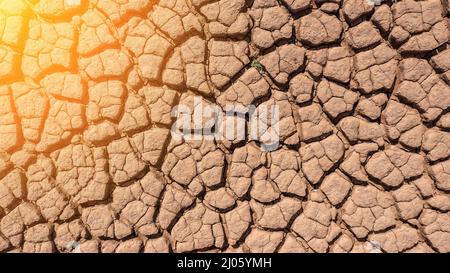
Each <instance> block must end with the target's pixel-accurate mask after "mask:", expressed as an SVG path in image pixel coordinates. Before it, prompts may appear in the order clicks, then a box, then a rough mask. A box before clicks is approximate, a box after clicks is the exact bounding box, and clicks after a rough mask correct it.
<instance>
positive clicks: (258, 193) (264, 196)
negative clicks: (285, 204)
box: [250, 168, 280, 203]
mask: <svg viewBox="0 0 450 273" xmlns="http://www.w3.org/2000/svg"><path fill="white" fill-rule="evenodd" d="M252 184H253V186H252V188H251V190H250V196H251V197H252V198H253V199H255V200H257V201H258V202H261V203H270V202H273V201H275V200H277V199H278V198H280V192H279V189H278V187H277V186H276V184H274V183H273V182H272V181H270V180H268V170H267V169H266V168H260V169H257V170H256V171H255V173H254V175H253V177H252Z"/></svg>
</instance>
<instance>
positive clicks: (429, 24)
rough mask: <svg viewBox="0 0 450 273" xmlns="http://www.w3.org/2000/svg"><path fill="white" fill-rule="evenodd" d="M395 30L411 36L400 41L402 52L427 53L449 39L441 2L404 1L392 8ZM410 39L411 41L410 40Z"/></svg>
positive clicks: (432, 0) (434, 0) (437, 0)
mask: <svg viewBox="0 0 450 273" xmlns="http://www.w3.org/2000/svg"><path fill="white" fill-rule="evenodd" d="M392 14H393V18H394V24H395V28H398V29H400V30H401V31H404V32H406V33H409V35H410V36H411V37H410V38H409V37H406V38H403V39H401V40H400V41H399V43H400V44H402V45H401V46H400V51H401V52H406V53H407V52H426V51H430V50H433V49H435V48H437V47H438V46H440V45H442V44H443V43H446V42H447V41H448V39H449V30H448V26H447V22H446V21H445V19H444V18H443V14H444V13H443V7H442V4H441V1H439V0H428V1H423V2H416V1H411V0H409V1H403V2H401V3H395V4H394V5H393V6H392ZM408 38H409V39H408Z"/></svg>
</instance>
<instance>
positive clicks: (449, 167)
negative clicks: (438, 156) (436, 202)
mask: <svg viewBox="0 0 450 273" xmlns="http://www.w3.org/2000/svg"><path fill="white" fill-rule="evenodd" d="M430 175H431V177H432V178H433V180H434V182H435V185H436V187H437V188H438V189H441V190H444V191H448V190H450V159H447V160H446V161H442V162H439V163H436V164H435V165H433V166H431V168H430Z"/></svg>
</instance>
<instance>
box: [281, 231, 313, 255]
mask: <svg viewBox="0 0 450 273" xmlns="http://www.w3.org/2000/svg"><path fill="white" fill-rule="evenodd" d="M306 252H307V250H306V248H305V247H304V246H303V244H302V242H301V241H300V240H299V239H298V238H297V237H296V236H295V235H293V234H292V233H288V234H287V235H286V236H285V238H284V242H283V244H282V245H281V247H280V248H279V249H278V253H306Z"/></svg>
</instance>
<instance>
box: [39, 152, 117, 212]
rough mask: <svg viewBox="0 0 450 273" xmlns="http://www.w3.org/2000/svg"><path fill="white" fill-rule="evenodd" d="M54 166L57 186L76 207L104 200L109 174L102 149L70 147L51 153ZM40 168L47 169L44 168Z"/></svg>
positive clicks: (105, 156)
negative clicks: (71, 199) (76, 204)
mask: <svg viewBox="0 0 450 273" xmlns="http://www.w3.org/2000/svg"><path fill="white" fill-rule="evenodd" d="M52 157H53V158H54V160H55V165H56V184H57V185H58V186H60V187H61V188H62V189H63V190H64V192H65V193H66V194H67V195H69V196H72V197H73V201H74V202H75V203H78V204H83V203H86V202H92V201H100V200H104V199H105V198H107V189H108V183H109V179H110V178H109V175H108V172H107V166H108V165H107V155H106V149H105V148H103V147H99V148H93V149H91V148H89V147H88V146H86V145H82V144H77V145H69V146H67V147H65V148H63V149H61V150H60V151H57V152H55V153H54V154H52ZM42 167H46V165H43V166H42Z"/></svg>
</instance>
